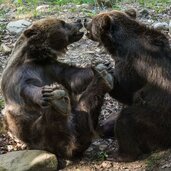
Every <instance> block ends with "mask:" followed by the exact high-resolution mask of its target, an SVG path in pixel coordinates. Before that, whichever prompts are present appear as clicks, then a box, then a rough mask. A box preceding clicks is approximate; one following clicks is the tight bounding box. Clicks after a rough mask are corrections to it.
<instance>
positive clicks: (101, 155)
mask: <svg viewBox="0 0 171 171" xmlns="http://www.w3.org/2000/svg"><path fill="white" fill-rule="evenodd" d="M125 7H126V8H129V7H134V8H135V9H137V11H140V10H142V7H140V6H138V5H137V4H131V5H130V4H125V5H123V9H124V8H125ZM6 8H8V9H9V10H8V12H6V14H4V16H3V17H2V19H1V17H0V24H3V26H4V25H6V24H7V23H9V22H10V21H12V20H16V19H18V18H27V19H29V20H30V21H33V20H36V19H39V18H43V17H45V16H49V15H55V16H57V17H58V18H60V19H64V20H66V21H73V20H76V19H78V18H81V19H84V18H86V17H90V16H92V15H94V14H95V13H98V12H99V11H102V10H104V9H98V8H97V9H95V8H94V7H92V6H89V5H86V4H83V5H73V4H68V5H65V6H63V7H60V8H59V7H58V6H57V7H56V8H55V7H54V6H53V7H49V8H50V10H48V11H47V12H43V13H42V12H41V14H39V15H38V16H36V18H35V17H33V16H32V15H30V14H29V13H26V14H25V15H19V14H18V13H17V10H16V7H14V6H11V5H8V6H3V5H1V6H0V9H6ZM169 9H170V8H168V10H169ZM105 10H111V9H105ZM168 10H166V11H165V12H163V13H162V15H164V16H165V19H167V18H169V17H170V13H169V12H168ZM170 10H171V9H170ZM150 12H151V16H152V18H158V16H159V15H158V14H157V13H155V11H150ZM159 18H160V17H159ZM162 18H163V17H162V16H161V21H162ZM141 20H142V22H145V23H147V24H148V20H149V19H148V18H147V19H146V18H144V19H142V18H141ZM166 34H167V32H166ZM17 37H18V35H11V34H10V33H9V32H8V31H7V30H6V28H5V27H4V29H3V30H1V42H2V43H4V44H5V45H6V46H8V47H9V48H10V49H12V47H13V46H14V42H15V41H16V39H17ZM9 56H10V52H4V51H3V50H0V73H2V70H3V68H4V66H5V64H6V61H7V59H8V57H9ZM59 60H60V61H62V62H66V63H69V64H72V65H76V66H81V67H86V66H90V65H91V64H92V63H93V62H94V61H109V60H110V61H111V62H112V63H113V64H114V61H113V60H112V59H111V57H110V56H109V55H108V54H107V53H106V52H105V50H104V49H103V48H102V47H99V46H98V44H97V43H95V42H93V41H91V40H88V39H87V38H86V37H83V39H81V40H80V41H79V42H76V43H74V44H72V45H70V46H69V48H68V51H67V54H66V55H65V56H63V57H61V58H60V59H59ZM105 99H106V100H105V103H104V105H103V107H102V112H101V116H100V118H99V123H100V122H101V121H102V120H104V119H107V118H108V117H109V116H110V115H111V114H117V113H118V112H119V111H120V110H121V108H122V104H119V103H118V102H117V101H115V100H114V99H112V98H111V97H110V96H109V95H108V94H107V95H106V97H105ZM1 132H2V131H1ZM24 148H25V146H23V144H21V143H20V142H16V141H14V140H12V139H11V138H10V137H9V136H8V135H7V134H6V133H5V132H2V133H0V153H1V154H3V153H6V152H8V151H14V150H20V149H24ZM116 150H117V142H116V141H115V140H112V139H106V140H103V139H98V138H97V139H95V140H94V142H93V143H92V145H91V146H90V147H89V148H88V149H87V151H86V152H85V154H84V157H83V159H81V160H79V161H75V162H71V161H66V163H67V166H66V167H65V168H64V169H63V170H64V171H96V170H97V171H116V170H119V171H120V170H121V171H122V170H125V171H133V170H135V171H143V170H147V171H148V170H154V171H157V170H163V171H166V170H168V171H169V170H171V153H170V150H168V151H162V152H155V153H153V154H152V155H150V156H148V157H147V156H144V159H141V160H138V161H136V162H131V163H117V162H113V161H112V158H111V157H109V154H110V153H113V152H115V151H116Z"/></svg>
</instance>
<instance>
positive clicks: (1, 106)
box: [0, 99, 4, 109]
mask: <svg viewBox="0 0 171 171" xmlns="http://www.w3.org/2000/svg"><path fill="white" fill-rule="evenodd" d="M3 107H4V100H3V99H0V109H2V108H3Z"/></svg>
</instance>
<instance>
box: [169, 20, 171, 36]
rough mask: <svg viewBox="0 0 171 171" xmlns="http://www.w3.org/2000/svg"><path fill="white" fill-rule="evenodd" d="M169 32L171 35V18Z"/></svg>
mask: <svg viewBox="0 0 171 171" xmlns="http://www.w3.org/2000/svg"><path fill="white" fill-rule="evenodd" d="M169 34H170V36H171V20H170V22H169Z"/></svg>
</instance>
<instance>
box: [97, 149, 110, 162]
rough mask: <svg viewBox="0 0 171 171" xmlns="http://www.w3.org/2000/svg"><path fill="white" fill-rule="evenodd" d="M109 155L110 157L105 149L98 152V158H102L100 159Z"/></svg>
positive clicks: (101, 159) (104, 158)
mask: <svg viewBox="0 0 171 171" xmlns="http://www.w3.org/2000/svg"><path fill="white" fill-rule="evenodd" d="M107 157H108V154H107V153H106V152H104V151H101V152H99V153H98V154H97V160H100V161H103V160H106V158H107Z"/></svg>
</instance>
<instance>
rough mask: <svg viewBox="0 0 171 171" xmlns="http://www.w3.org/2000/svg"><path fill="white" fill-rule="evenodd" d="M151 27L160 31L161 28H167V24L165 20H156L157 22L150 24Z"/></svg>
mask: <svg viewBox="0 0 171 171" xmlns="http://www.w3.org/2000/svg"><path fill="white" fill-rule="evenodd" d="M152 27H153V28H154V29H156V30H159V31H162V30H168V29H169V25H168V24H167V23H166V22H158V23H154V24H153V25H152Z"/></svg>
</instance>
